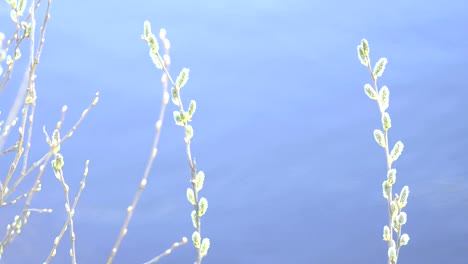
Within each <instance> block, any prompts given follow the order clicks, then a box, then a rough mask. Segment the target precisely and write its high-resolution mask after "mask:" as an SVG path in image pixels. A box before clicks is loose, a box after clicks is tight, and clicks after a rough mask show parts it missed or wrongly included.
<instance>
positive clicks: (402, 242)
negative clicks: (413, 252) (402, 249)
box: [400, 234, 410, 246]
mask: <svg viewBox="0 0 468 264" xmlns="http://www.w3.org/2000/svg"><path fill="white" fill-rule="evenodd" d="M409 240H410V237H409V235H408V234H403V235H401V237H400V246H406V245H408V242H409Z"/></svg>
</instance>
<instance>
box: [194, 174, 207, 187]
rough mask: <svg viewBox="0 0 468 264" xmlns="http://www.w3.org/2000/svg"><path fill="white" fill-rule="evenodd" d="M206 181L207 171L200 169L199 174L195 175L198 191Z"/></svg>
mask: <svg viewBox="0 0 468 264" xmlns="http://www.w3.org/2000/svg"><path fill="white" fill-rule="evenodd" d="M204 182H205V173H204V172H203V171H199V172H198V173H197V176H195V187H196V188H197V191H200V190H201V189H203V183H204Z"/></svg>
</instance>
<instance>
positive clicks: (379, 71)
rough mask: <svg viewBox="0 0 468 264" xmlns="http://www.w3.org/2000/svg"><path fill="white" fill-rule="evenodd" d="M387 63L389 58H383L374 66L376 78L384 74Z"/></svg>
mask: <svg viewBox="0 0 468 264" xmlns="http://www.w3.org/2000/svg"><path fill="white" fill-rule="evenodd" d="M385 65H387V58H381V59H379V61H377V63H376V64H375V66H374V72H373V74H374V78H378V77H380V76H382V74H383V72H384V70H385Z"/></svg>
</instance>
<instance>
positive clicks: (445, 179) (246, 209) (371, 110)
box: [0, 0, 468, 264]
mask: <svg viewBox="0 0 468 264" xmlns="http://www.w3.org/2000/svg"><path fill="white" fill-rule="evenodd" d="M52 4H53V5H52V9H51V17H52V18H51V20H50V24H49V27H48V29H47V35H46V44H45V47H44V52H43V56H42V60H41V64H40V66H39V68H38V79H37V89H38V93H39V94H38V101H37V103H38V109H37V113H36V120H35V129H36V135H35V137H34V138H33V144H34V145H33V147H36V149H35V150H34V151H33V153H32V157H35V158H38V157H40V154H41V153H42V151H45V150H46V145H45V142H44V140H43V135H42V133H41V129H42V126H43V125H44V124H45V125H46V127H47V128H49V129H51V128H52V127H53V126H54V125H55V122H56V120H58V119H59V117H60V109H61V107H62V105H63V104H67V105H68V109H69V111H68V113H67V117H66V123H65V127H66V128H69V127H71V125H72V124H73V122H74V121H75V120H77V119H78V118H79V116H80V115H81V112H82V110H83V109H84V108H86V107H87V105H88V104H89V103H90V102H91V101H92V99H93V95H94V93H95V92H96V91H99V92H100V93H101V98H100V102H99V104H98V106H97V107H96V108H95V109H93V110H92V112H91V113H90V114H89V116H88V118H87V119H86V120H85V122H84V123H83V124H82V126H81V127H80V128H79V130H78V131H77V132H76V133H75V135H74V136H73V138H72V139H71V140H70V141H68V142H67V143H66V144H64V146H62V154H63V155H64V157H65V162H66V165H65V167H64V170H65V175H66V177H67V181H68V183H69V185H70V186H71V188H72V194H74V193H75V192H76V190H77V188H78V186H79V182H80V180H81V175H82V171H83V169H84V163H85V160H86V159H90V160H91V163H90V172H89V177H88V181H87V185H86V189H85V191H84V193H83V195H82V198H81V201H80V203H79V205H78V208H77V211H76V216H75V233H76V234H77V238H76V239H77V240H76V246H77V252H78V253H77V254H78V255H77V258H78V261H79V262H80V263H103V262H104V261H105V260H106V258H107V256H108V255H109V253H110V250H111V248H112V246H113V243H114V241H115V239H116V238H117V235H118V231H119V229H120V227H121V225H122V222H123V219H124V216H125V208H126V207H127V206H128V205H129V203H130V202H131V199H132V197H133V195H134V193H135V191H136V190H137V187H138V184H139V182H140V177H141V175H142V173H143V171H144V167H145V165H146V162H147V159H148V155H149V152H150V144H151V142H152V134H153V129H154V123H155V121H156V119H157V116H158V112H159V104H160V99H161V96H160V94H161V85H160V83H159V79H160V74H161V73H160V72H159V71H157V70H156V68H155V67H154V66H153V65H152V63H151V60H150V59H149V57H148V50H147V46H146V44H145V43H144V42H143V41H142V40H141V39H140V35H141V33H142V31H143V21H144V20H146V19H148V20H149V21H151V23H152V25H153V30H154V31H156V32H157V29H159V28H161V27H164V28H166V29H167V31H168V38H169V39H170V40H171V43H172V47H171V50H170V52H171V58H172V62H173V64H172V65H171V72H172V74H173V76H174V77H175V76H176V75H177V74H178V72H179V71H180V69H181V68H182V67H188V68H190V69H191V72H190V74H191V75H190V80H189V82H188V85H187V87H185V88H184V89H183V91H182V98H183V99H185V100H187V103H188V100H189V99H195V100H197V103H198V108H197V113H196V115H195V117H194V121H193V127H194V129H195V137H194V140H193V146H192V149H193V155H194V156H195V157H196V159H197V164H198V167H199V169H202V170H204V171H205V173H206V176H207V178H206V182H205V189H204V190H203V191H202V195H203V196H205V197H207V198H208V200H209V202H210V203H209V209H208V212H207V214H206V215H205V216H204V217H203V218H202V222H203V235H204V236H207V237H209V238H210V239H211V249H210V252H209V255H208V256H207V258H206V259H205V260H204V263H207V264H210V263H223V264H238V263H242V264H244V263H272V264H273V263H345V262H346V263H385V262H386V244H385V243H384V242H383V241H382V227H383V225H384V224H386V221H387V207H386V202H385V200H384V199H383V197H382V190H381V183H382V181H383V180H384V179H385V173H386V172H385V170H386V168H385V166H386V165H385V159H384V153H383V152H382V150H381V149H380V148H379V147H378V145H377V144H376V143H375V142H374V139H373V136H372V131H373V130H374V129H376V128H378V127H380V121H379V120H380V117H379V112H378V107H377V105H376V103H375V102H373V101H371V100H369V99H368V98H367V97H366V96H365V94H364V92H363V85H364V84H365V83H366V82H370V76H369V74H368V72H367V71H366V69H365V68H364V67H363V66H362V65H361V64H360V63H359V60H358V58H357V52H356V46H357V45H358V44H359V43H360V41H361V39H362V38H367V39H368V40H369V44H370V49H371V54H370V55H371V59H372V60H373V62H375V61H377V60H378V58H380V57H382V56H385V57H387V58H388V60H389V64H388V65H387V69H386V71H385V73H384V75H383V77H382V78H381V80H380V85H383V84H386V85H387V86H388V87H389V88H390V92H391V99H390V109H389V113H390V114H391V117H392V124H393V127H392V129H391V130H390V138H391V141H392V142H396V141H397V140H402V141H403V142H404V143H405V150H404V153H403V155H402V156H401V157H400V160H399V161H397V162H396V163H395V167H396V168H397V170H398V175H397V184H396V189H395V191H396V192H399V190H400V189H401V187H402V186H403V185H409V186H410V190H411V194H410V198H409V202H408V206H407V210H406V211H407V213H408V223H407V225H405V227H404V232H408V233H409V235H410V237H411V240H410V243H409V245H408V246H407V247H405V248H403V249H402V251H401V256H400V262H399V263H441V262H442V261H443V262H444V263H451V264H464V263H466V259H467V258H468V244H467V242H466V241H467V240H466V239H467V237H468V225H467V221H466V219H467V218H468V210H467V208H468V178H467V177H468V169H467V164H468V155H467V151H466V149H467V147H468V137H467V134H468V128H467V127H468V119H467V118H466V116H467V114H468V112H467V104H466V98H467V96H468V89H467V82H466V78H465V75H466V72H467V70H468V37H467V32H468V31H467V29H466V28H467V25H468V17H467V16H466V13H467V11H468V8H467V7H468V3H467V2H466V1H463V0H453V1H449V2H435V1H432V2H427V1H420V0H417V1H410V2H409V1H403V0H399V1H391V2H388V3H376V2H375V1H351V2H346V1H336V0H332V1H327V2H324V1H310V0H295V1H284V0H273V1H266V0H262V1H260V0H259V1H255V0H239V1H224V0H220V1H202V2H200V1H198V2H193V1H181V0H174V1H165V2H161V1H153V2H150V1H141V0H138V1H122V2H116V1H114V2H111V1H87V0H82V1H79V2H72V1H54V2H53V3H52ZM0 7H1V8H2V11H1V12H0V14H1V15H2V20H0V21H1V22H2V27H1V28H2V30H3V25H5V26H6V25H7V24H6V21H7V20H6V19H5V15H6V14H7V12H5V11H4V10H5V9H4V8H5V7H6V5H5V4H3V3H2V5H1V6H0ZM4 22H5V23H4ZM17 71H18V72H20V71H21V69H19V70H18V69H17ZM15 87H16V86H15V82H12V85H11V86H9V88H8V89H11V90H13V89H14V88H15ZM6 92H8V91H6ZM11 94H12V95H14V93H13V92H12V93H11ZM2 100H5V102H6V101H7V100H6V99H3V98H2ZM2 102H4V101H2ZM8 102H9V101H8ZM187 103H186V104H187ZM2 108H3V107H2ZM2 110H3V111H5V110H6V109H2ZM173 110H175V108H174V107H173V106H172V105H170V106H169V112H168V114H167V116H166V117H167V119H166V122H165V124H164V127H163V132H162V138H161V143H160V147H159V154H158V156H157V159H156V162H155V166H154V169H153V171H152V173H151V175H150V179H149V182H148V186H147V189H146V190H145V192H144V194H143V196H142V199H141V201H140V204H139V205H138V207H137V210H136V213H135V215H134V218H133V220H132V223H131V224H130V227H129V232H128V235H127V237H126V238H125V240H124V242H123V243H122V245H121V249H120V251H119V252H118V254H117V258H116V261H115V263H143V262H144V261H147V260H149V259H151V258H152V257H154V256H156V255H158V254H159V253H160V252H163V251H164V250H165V249H166V248H168V247H169V246H170V245H171V244H172V243H173V242H175V241H178V240H179V239H180V238H181V237H182V236H188V237H190V235H191V233H192V232H193V230H192V226H191V220H190V212H191V210H192V209H191V206H190V204H189V203H188V202H187V201H186V198H185V190H186V188H187V187H188V186H189V180H188V179H189V169H188V166H187V160H186V156H185V145H184V141H183V131H182V130H181V129H180V127H176V126H175V125H174V124H173V121H172V114H171V112H172V111H173ZM43 186H44V187H43V191H42V192H41V193H40V194H38V195H36V198H35V199H34V206H35V207H38V208H43V207H47V208H49V207H50V208H53V209H54V210H55V212H54V214H52V215H34V216H32V217H31V219H30V221H29V222H28V225H27V226H26V227H25V228H24V230H23V233H22V235H21V236H20V237H19V238H18V239H17V240H16V241H15V242H14V243H13V245H11V247H9V248H7V249H6V252H5V254H4V255H3V258H2V261H1V262H2V263H41V262H42V261H44V260H45V258H46V257H47V254H48V252H49V251H50V249H51V247H52V242H53V239H54V238H55V236H56V235H57V234H58V233H59V231H60V229H61V226H62V224H63V223H64V221H65V219H66V214H65V212H64V210H63V204H64V197H63V193H62V191H61V189H60V188H61V187H60V184H59V183H58V182H57V181H56V179H55V177H54V176H53V174H52V170H50V169H49V170H48V173H47V174H46V176H45V179H44V183H43ZM68 248H69V238H68V237H67V236H65V237H64V239H63V241H62V244H61V245H60V246H59V249H58V254H57V256H56V260H55V262H56V263H68V261H69V257H68ZM194 259H195V251H194V249H193V247H192V246H191V245H187V246H184V247H182V248H180V249H177V250H175V251H174V252H173V253H172V255H170V256H169V257H166V258H165V259H163V260H162V261H161V263H193V261H194Z"/></svg>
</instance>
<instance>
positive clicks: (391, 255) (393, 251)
mask: <svg viewBox="0 0 468 264" xmlns="http://www.w3.org/2000/svg"><path fill="white" fill-rule="evenodd" d="M388 259H389V260H390V262H392V263H395V262H396V260H397V253H396V248H395V247H389V248H388Z"/></svg>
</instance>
